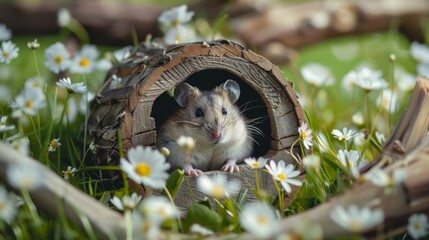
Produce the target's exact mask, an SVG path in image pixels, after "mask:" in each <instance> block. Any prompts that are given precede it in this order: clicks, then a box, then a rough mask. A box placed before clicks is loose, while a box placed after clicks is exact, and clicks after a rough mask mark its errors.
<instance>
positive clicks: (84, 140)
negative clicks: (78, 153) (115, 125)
mask: <svg viewBox="0 0 429 240" xmlns="http://www.w3.org/2000/svg"><path fill="white" fill-rule="evenodd" d="M82 76H83V81H84V82H85V85H86V87H87V88H88V84H87V80H86V76H85V74H82ZM88 105H89V103H88V90H87V91H86V92H85V126H84V128H85V129H84V132H83V156H82V161H84V160H85V155H86V135H87V131H88V114H89V106H88Z"/></svg>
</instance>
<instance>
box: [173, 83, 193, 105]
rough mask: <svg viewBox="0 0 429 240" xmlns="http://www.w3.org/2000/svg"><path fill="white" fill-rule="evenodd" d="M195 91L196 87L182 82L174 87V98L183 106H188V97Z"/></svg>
mask: <svg viewBox="0 0 429 240" xmlns="http://www.w3.org/2000/svg"><path fill="white" fill-rule="evenodd" d="M193 91H194V88H193V87H192V86H191V85H189V84H187V83H181V84H179V85H178V86H177V87H176V88H175V89H174V99H176V102H177V103H178V104H179V105H180V106H181V107H186V106H188V99H189V96H190V95H191V93H192V92H193Z"/></svg>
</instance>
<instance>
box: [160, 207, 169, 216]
mask: <svg viewBox="0 0 429 240" xmlns="http://www.w3.org/2000/svg"><path fill="white" fill-rule="evenodd" d="M158 214H159V216H167V211H166V210H165V208H160V209H158Z"/></svg>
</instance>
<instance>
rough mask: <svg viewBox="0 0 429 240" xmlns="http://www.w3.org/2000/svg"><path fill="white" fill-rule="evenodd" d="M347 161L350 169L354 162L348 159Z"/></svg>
mask: <svg viewBox="0 0 429 240" xmlns="http://www.w3.org/2000/svg"><path fill="white" fill-rule="evenodd" d="M346 163H347V167H348V168H350V169H352V168H353V163H352V162H350V161H349V160H347V161H346Z"/></svg>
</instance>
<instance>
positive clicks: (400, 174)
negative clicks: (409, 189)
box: [366, 169, 407, 188]
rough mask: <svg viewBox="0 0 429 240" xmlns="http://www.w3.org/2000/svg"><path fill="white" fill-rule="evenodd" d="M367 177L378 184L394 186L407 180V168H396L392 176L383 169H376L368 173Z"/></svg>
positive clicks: (388, 186)
mask: <svg viewBox="0 0 429 240" xmlns="http://www.w3.org/2000/svg"><path fill="white" fill-rule="evenodd" d="M366 177H367V178H368V179H369V180H370V181H371V182H372V183H373V184H374V185H376V186H379V187H386V188H392V187H394V186H397V185H399V184H401V183H403V182H404V181H405V179H406V177H407V171H406V170H405V169H396V170H395V171H393V173H392V176H390V175H389V174H387V173H386V172H385V171H383V170H381V169H375V170H372V171H370V172H369V173H367V174H366Z"/></svg>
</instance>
